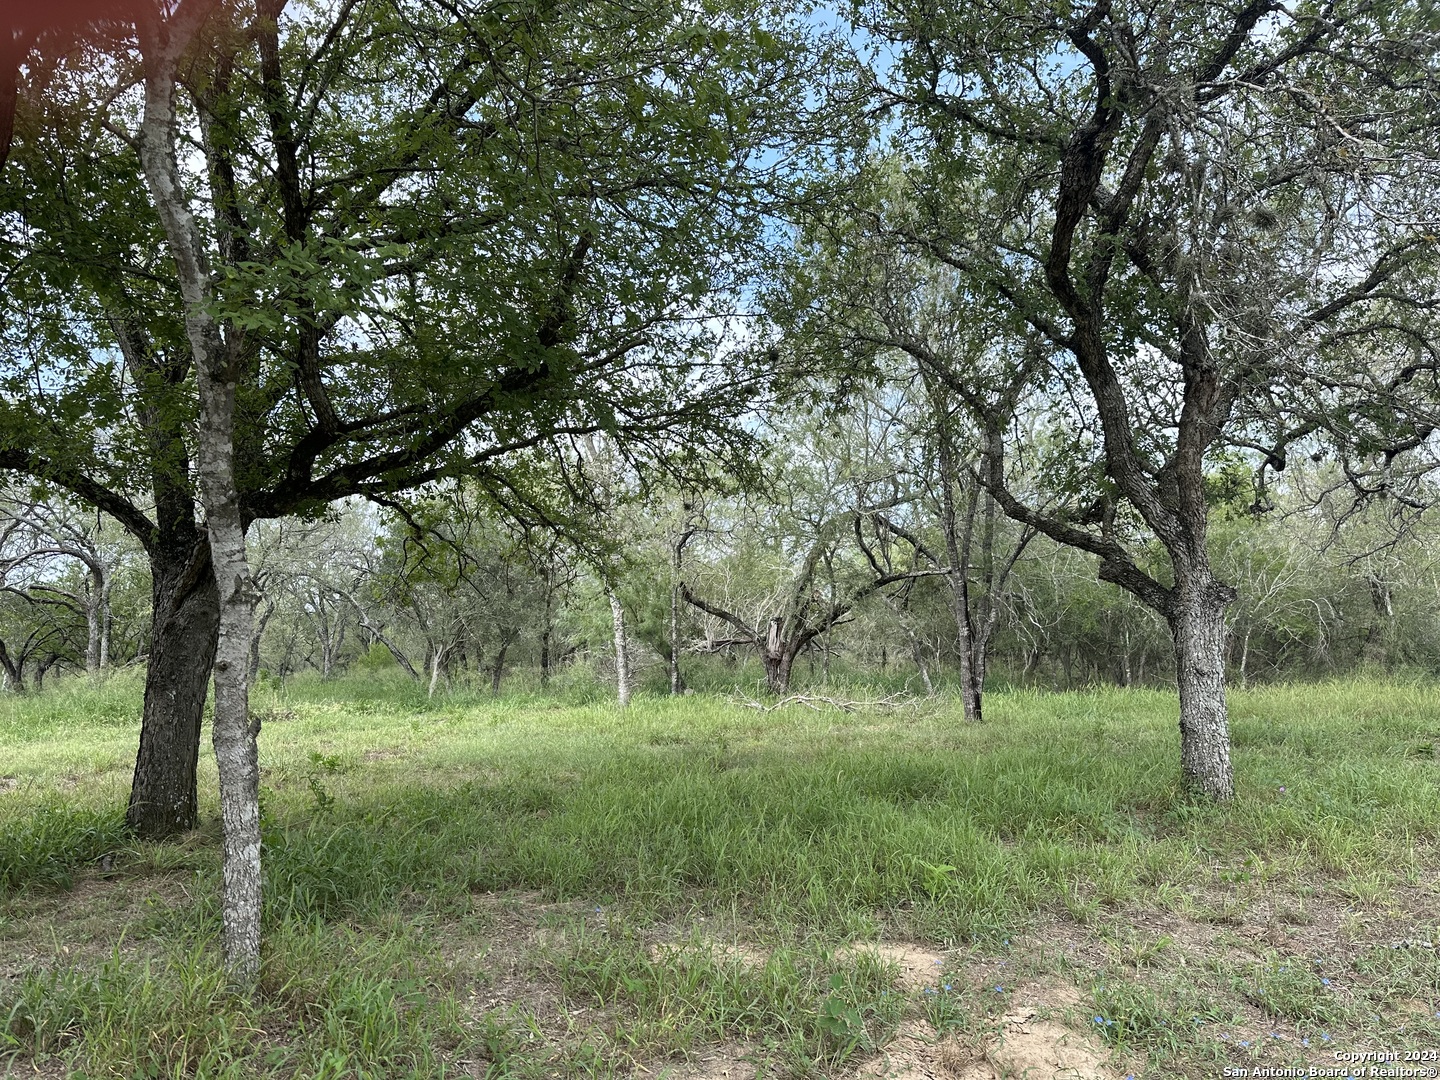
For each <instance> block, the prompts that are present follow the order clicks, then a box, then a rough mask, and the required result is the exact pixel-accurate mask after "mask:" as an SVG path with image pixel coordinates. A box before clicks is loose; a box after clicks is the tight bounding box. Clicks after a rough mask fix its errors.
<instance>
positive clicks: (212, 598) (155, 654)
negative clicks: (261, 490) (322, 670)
mask: <svg viewBox="0 0 1440 1080" xmlns="http://www.w3.org/2000/svg"><path fill="white" fill-rule="evenodd" d="M192 544H193V546H192V547H191V548H190V550H189V551H188V552H184V553H180V552H173V553H171V554H169V555H166V556H162V557H160V558H157V559H154V560H152V562H151V564H150V575H151V588H150V596H151V615H150V659H149V662H148V663H147V664H146V665H145V705H144V710H143V712H142V714H141V721H140V749H139V752H138V753H137V754H136V755H135V775H134V778H133V780H132V781H131V784H130V804H129V806H128V808H127V809H126V811H125V823H126V824H127V825H128V826H129V827H130V829H131V830H132V831H133V832H134V833H135V835H136V836H138V837H139V838H140V839H142V840H164V839H165V838H167V837H170V836H174V835H176V834H178V833H182V832H187V831H189V830H190V829H193V828H195V825H196V814H197V809H196V801H195V771H196V768H197V765H198V763H199V760H200V726H201V720H202V717H203V716H204V713H205V697H206V695H207V694H208V693H209V690H210V668H211V665H212V664H213V663H214V662H215V646H216V636H217V634H218V632H219V625H220V598H219V594H218V593H217V592H216V589H215V575H214V571H213V568H212V567H211V565H210V552H209V544H208V543H207V542H206V541H205V540H204V539H203V538H201V537H199V536H198V535H197V536H195V537H193V539H192Z"/></svg>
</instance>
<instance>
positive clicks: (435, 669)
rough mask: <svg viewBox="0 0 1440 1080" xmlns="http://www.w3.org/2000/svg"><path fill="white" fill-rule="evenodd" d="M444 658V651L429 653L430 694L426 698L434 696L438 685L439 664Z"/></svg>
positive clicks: (438, 649) (436, 650)
mask: <svg viewBox="0 0 1440 1080" xmlns="http://www.w3.org/2000/svg"><path fill="white" fill-rule="evenodd" d="M444 658H445V650H444V649H441V648H436V649H433V650H432V651H431V653H430V693H429V694H427V695H426V696H427V697H432V698H433V697H434V696H435V687H436V686H438V685H439V683H440V663H441V661H442V660H444Z"/></svg>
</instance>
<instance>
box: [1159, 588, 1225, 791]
mask: <svg viewBox="0 0 1440 1080" xmlns="http://www.w3.org/2000/svg"><path fill="white" fill-rule="evenodd" d="M1194 576H1195V577H1196V578H1197V579H1198V580H1195V581H1193V582H1192V581H1182V582H1181V587H1180V589H1179V591H1178V593H1177V596H1176V601H1175V610H1174V613H1173V615H1172V616H1171V619H1170V627H1171V632H1172V633H1173V635H1174V638H1175V672H1176V680H1177V682H1178V683H1179V687H1180V765H1181V769H1182V770H1183V772H1184V774H1185V780H1186V782H1187V783H1189V784H1190V785H1191V786H1192V787H1194V788H1195V789H1196V790H1198V791H1200V792H1203V793H1204V794H1205V795H1208V796H1210V797H1211V798H1213V799H1217V800H1226V799H1229V798H1231V797H1233V796H1234V794H1235V778H1234V774H1233V772H1232V770H1231V766H1230V723H1229V717H1228V714H1227V712H1226V706H1225V605H1226V603H1228V602H1229V600H1230V599H1231V595H1227V592H1228V590H1226V589H1225V588H1224V587H1223V586H1220V585H1219V584H1218V583H1217V582H1215V581H1213V580H1211V579H1210V578H1209V576H1208V575H1205V574H1196V575H1194Z"/></svg>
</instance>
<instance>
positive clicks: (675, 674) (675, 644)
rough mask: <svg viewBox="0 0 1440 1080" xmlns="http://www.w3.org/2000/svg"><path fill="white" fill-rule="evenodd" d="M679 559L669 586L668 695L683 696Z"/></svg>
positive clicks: (676, 560) (677, 557) (677, 558)
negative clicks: (674, 579)
mask: <svg viewBox="0 0 1440 1080" xmlns="http://www.w3.org/2000/svg"><path fill="white" fill-rule="evenodd" d="M679 561H680V558H679V556H678V555H677V556H676V558H675V562H676V564H677V566H676V581H675V582H674V584H672V585H671V586H670V693H671V694H683V693H684V692H685V680H684V679H682V678H681V677H680V582H679V579H678V577H679V567H678V564H679Z"/></svg>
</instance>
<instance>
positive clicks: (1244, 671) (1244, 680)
mask: <svg viewBox="0 0 1440 1080" xmlns="http://www.w3.org/2000/svg"><path fill="white" fill-rule="evenodd" d="M1249 666H1250V627H1249V626H1248V625H1247V626H1246V627H1245V636H1244V637H1242V638H1241V639H1240V689H1241V690H1244V689H1245V688H1246V686H1248V685H1249V678H1250V676H1249V673H1248V672H1249Z"/></svg>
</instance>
